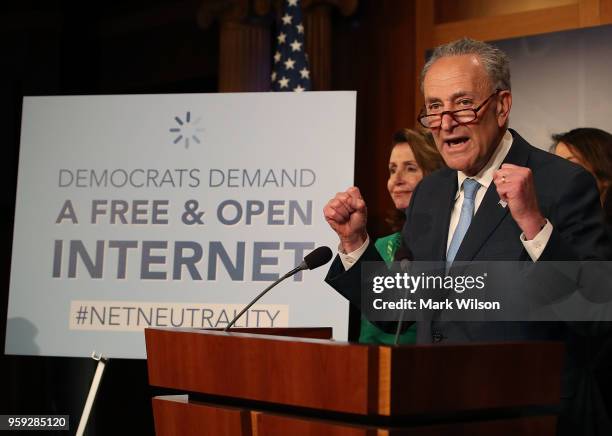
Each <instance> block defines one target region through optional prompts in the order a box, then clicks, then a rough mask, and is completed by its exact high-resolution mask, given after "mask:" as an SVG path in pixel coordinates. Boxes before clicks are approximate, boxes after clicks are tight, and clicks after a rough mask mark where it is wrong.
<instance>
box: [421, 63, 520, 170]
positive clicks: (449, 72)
mask: <svg viewBox="0 0 612 436" xmlns="http://www.w3.org/2000/svg"><path fill="white" fill-rule="evenodd" d="M423 90H424V94H425V107H426V110H427V113H436V112H442V111H454V110H458V109H469V108H475V107H477V106H478V105H480V104H481V103H482V102H483V101H484V100H486V98H487V97H489V96H490V95H491V93H492V92H493V91H494V90H493V89H492V85H491V83H490V80H489V78H488V76H487V73H486V71H485V69H484V67H483V66H482V64H481V62H480V58H479V57H478V56H476V55H462V56H450V57H443V58H440V59H438V60H437V61H436V62H434V64H433V65H432V66H431V67H430V69H429V71H428V72H427V74H426V75H425V79H424V82H423ZM511 103H512V97H511V95H510V92H509V91H502V92H501V93H500V95H494V96H493V97H491V99H490V100H489V101H488V102H487V103H486V104H485V105H484V106H483V107H482V108H481V109H480V111H478V118H476V120H474V121H472V122H471V123H469V124H463V125H462V124H459V123H457V122H456V121H455V120H453V119H452V117H451V116H450V115H444V116H443V117H442V124H441V125H440V127H436V128H432V129H431V133H432V134H433V137H434V139H435V141H436V146H437V147H438V150H439V151H440V154H441V155H442V158H443V159H444V162H446V165H448V166H449V167H450V168H452V169H455V170H458V171H463V172H464V173H465V174H467V175H468V176H474V175H476V174H477V173H478V172H479V171H480V170H481V169H482V168H483V167H484V165H485V164H486V163H487V161H488V160H489V158H490V157H491V155H492V154H493V151H494V150H495V148H496V147H497V146H498V144H499V142H500V140H501V137H502V136H503V132H504V125H505V123H506V120H507V118H508V114H509V112H510V106H511Z"/></svg>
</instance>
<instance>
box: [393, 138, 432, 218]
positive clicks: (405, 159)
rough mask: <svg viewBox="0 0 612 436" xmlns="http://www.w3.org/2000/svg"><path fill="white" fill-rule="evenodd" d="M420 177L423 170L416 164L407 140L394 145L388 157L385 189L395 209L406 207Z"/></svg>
mask: <svg viewBox="0 0 612 436" xmlns="http://www.w3.org/2000/svg"><path fill="white" fill-rule="evenodd" d="M422 178H423V171H422V170H421V168H420V167H419V165H418V164H417V162H416V159H415V158H414V153H413V152H412V148H411V147H410V145H408V143H407V142H402V143H399V144H397V145H395V147H393V150H391V156H390V157H389V180H388V181H387V189H388V190H389V194H390V195H391V199H392V200H393V203H394V204H395V207H396V208H397V209H405V208H407V207H408V205H409V204H410V199H411V198H412V191H414V188H416V185H418V184H419V182H420V181H421V179H422Z"/></svg>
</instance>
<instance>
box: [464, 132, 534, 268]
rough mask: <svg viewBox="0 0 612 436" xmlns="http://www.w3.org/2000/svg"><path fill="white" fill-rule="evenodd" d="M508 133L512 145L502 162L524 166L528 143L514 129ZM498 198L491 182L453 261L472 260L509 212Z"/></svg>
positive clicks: (526, 158)
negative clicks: (510, 134) (511, 138)
mask: <svg viewBox="0 0 612 436" xmlns="http://www.w3.org/2000/svg"><path fill="white" fill-rule="evenodd" d="M510 133H512V137H513V141H512V147H510V151H509V152H508V155H507V156H506V158H505V159H504V162H503V163H511V164H514V165H520V166H526V165H527V161H528V159H529V145H528V144H527V143H526V142H525V140H524V139H523V138H521V137H520V136H519V134H518V133H516V132H515V131H513V130H510ZM499 200H500V199H499V195H498V194H497V189H496V188H495V184H494V183H491V185H489V188H488V189H487V192H486V194H485V196H484V198H483V200H482V203H481V204H480V207H479V208H478V211H477V212H476V215H474V218H473V219H472V222H471V224H470V227H469V229H468V231H467V233H466V234H465V237H464V238H463V242H462V243H461V246H460V247H459V251H458V252H457V255H456V256H455V261H470V260H474V258H475V257H476V255H477V254H478V251H479V250H480V249H481V247H482V246H483V245H484V244H485V243H486V242H487V240H488V239H489V237H490V236H491V234H492V233H493V232H494V231H495V229H496V228H497V226H499V224H500V223H501V221H502V220H503V219H504V217H505V216H506V214H508V213H509V210H508V207H501V206H500V205H499Z"/></svg>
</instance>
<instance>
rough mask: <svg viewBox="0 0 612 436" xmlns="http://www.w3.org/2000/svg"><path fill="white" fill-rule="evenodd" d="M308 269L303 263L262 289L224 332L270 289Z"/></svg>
mask: <svg viewBox="0 0 612 436" xmlns="http://www.w3.org/2000/svg"><path fill="white" fill-rule="evenodd" d="M305 269H308V266H307V265H306V263H305V262H302V263H301V264H300V265H298V266H297V267H295V268H294V269H292V270H291V271H289V272H288V273H287V274H285V275H284V276H282V277H280V278H279V279H277V280H276V281H274V283H272V284H271V285H270V286H268V287H267V288H266V289H264V290H263V291H261V292H260V293H259V295H258V296H257V297H255V298H253V300H251V302H250V303H249V304H247V306H246V307H245V308H244V309H242V310H241V311H240V313H239V314H238V315H236V316H235V317H234V319H232V321H231V322H230V323H229V324H228V325H227V327H225V328H224V329H223V331H224V332H227V331H229V329H230V328H231V327H232V326H233V325H234V324H235V323H236V321H238V319H239V318H240V317H241V316H242V315H244V313H245V312H246V311H247V310H249V309H250V308H251V306H252V305H253V304H255V303H256V302H257V301H258V300H259V299H260V298H261V297H263V296H264V295H265V294H266V293H267V292H268V291H269V290H270V289H272V288H273V287H274V286H276V285H278V284H279V283H280V282H282V281H283V280H285V279H287V278H289V277H291V276H292V275H294V274H296V273H298V272H300V271H302V270H305Z"/></svg>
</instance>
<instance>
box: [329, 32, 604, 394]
mask: <svg viewBox="0 0 612 436" xmlns="http://www.w3.org/2000/svg"><path fill="white" fill-rule="evenodd" d="M421 83H422V90H423V93H424V98H425V107H424V109H423V112H422V114H421V116H420V117H419V121H420V122H421V124H423V125H424V126H425V127H426V128H428V129H429V130H430V131H431V132H432V134H433V136H434V139H435V141H436V145H437V147H438V150H439V151H440V153H441V155H442V157H443V159H444V161H445V163H446V164H447V166H448V168H446V169H442V170H439V171H437V172H434V173H433V174H431V175H430V176H428V177H426V178H425V179H423V181H422V182H421V183H420V184H419V186H418V187H417V188H416V190H415V191H414V193H413V195H412V200H411V204H410V206H409V208H408V210H407V212H406V218H407V220H406V225H405V227H404V229H403V243H404V245H405V248H406V249H407V250H408V251H409V252H410V253H411V255H412V259H413V260H416V261H446V263H447V264H451V263H452V262H454V261H473V260H510V261H514V260H517V261H518V260H526V261H529V260H531V261H532V262H538V261H545V260H587V259H593V260H608V259H610V258H611V257H612V254H611V247H610V243H609V241H608V239H607V236H606V234H605V232H604V229H603V227H602V225H601V222H602V219H601V207H600V203H599V194H598V191H597V187H596V184H595V181H594V179H593V178H592V177H591V176H590V175H589V174H588V173H586V172H585V171H583V170H582V169H581V168H579V167H578V166H576V165H573V164H571V163H569V162H567V161H564V160H562V159H558V158H557V157H556V156H553V155H551V154H549V153H546V152H543V151H541V150H539V149H537V148H535V147H533V146H531V145H529V144H528V143H527V142H526V141H525V140H524V139H523V138H521V137H520V135H518V133H516V132H514V131H510V130H509V129H508V121H509V116H510V109H511V106H512V93H511V87H510V71H509V63H508V59H507V57H506V55H505V54H504V53H503V52H501V51H500V50H499V49H497V48H495V47H493V46H490V45H488V44H486V43H483V42H479V41H474V40H470V39H463V40H458V41H454V42H451V43H449V44H447V45H444V46H441V47H438V48H436V50H435V51H434V53H433V54H432V57H431V59H430V60H429V61H428V62H427V64H426V65H425V67H424V69H423V73H422V76H421ZM324 215H325V218H326V220H327V221H328V223H329V224H330V226H331V227H332V229H333V230H334V231H336V233H337V234H338V236H339V238H340V246H339V256H337V257H336V259H335V260H334V263H333V264H332V267H331V268H330V271H329V273H328V276H327V278H326V281H327V282H328V283H329V284H330V285H332V286H333V287H334V288H335V289H336V290H338V291H339V292H340V293H341V294H342V295H344V296H345V297H347V298H348V299H349V300H350V301H351V303H353V304H355V305H357V306H358V307H359V305H360V300H361V296H360V287H361V286H360V280H361V277H360V276H361V273H360V264H361V262H363V261H379V260H380V257H379V256H378V254H377V252H376V250H375V249H374V247H373V246H372V244H370V242H369V237H368V234H367V231H366V222H367V208H366V204H365V202H364V200H363V198H362V197H361V194H360V192H359V189H358V188H356V187H352V188H349V189H348V190H347V191H345V192H341V193H338V194H337V195H336V196H335V197H334V198H333V199H331V200H330V201H329V202H328V203H327V205H326V206H325V209H324ZM565 328H566V327H565V326H563V325H560V324H554V323H540V324H538V323H494V324H493V325H491V323H483V322H439V321H433V322H423V323H419V325H418V326H417V341H418V342H420V343H428V342H429V343H431V342H445V341H447V342H448V341H453V342H461V341H501V340H534V339H562V340H563V339H564V338H565V337H566V336H565V331H564V330H565ZM567 365H568V367H571V366H572V363H571V357H570V359H569V363H568V364H567ZM569 378H571V370H570V371H568V372H566V380H564V387H563V389H564V393H565V395H566V396H571V393H572V392H571V391H572V390H573V387H572V382H571V380H568V379H569Z"/></svg>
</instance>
